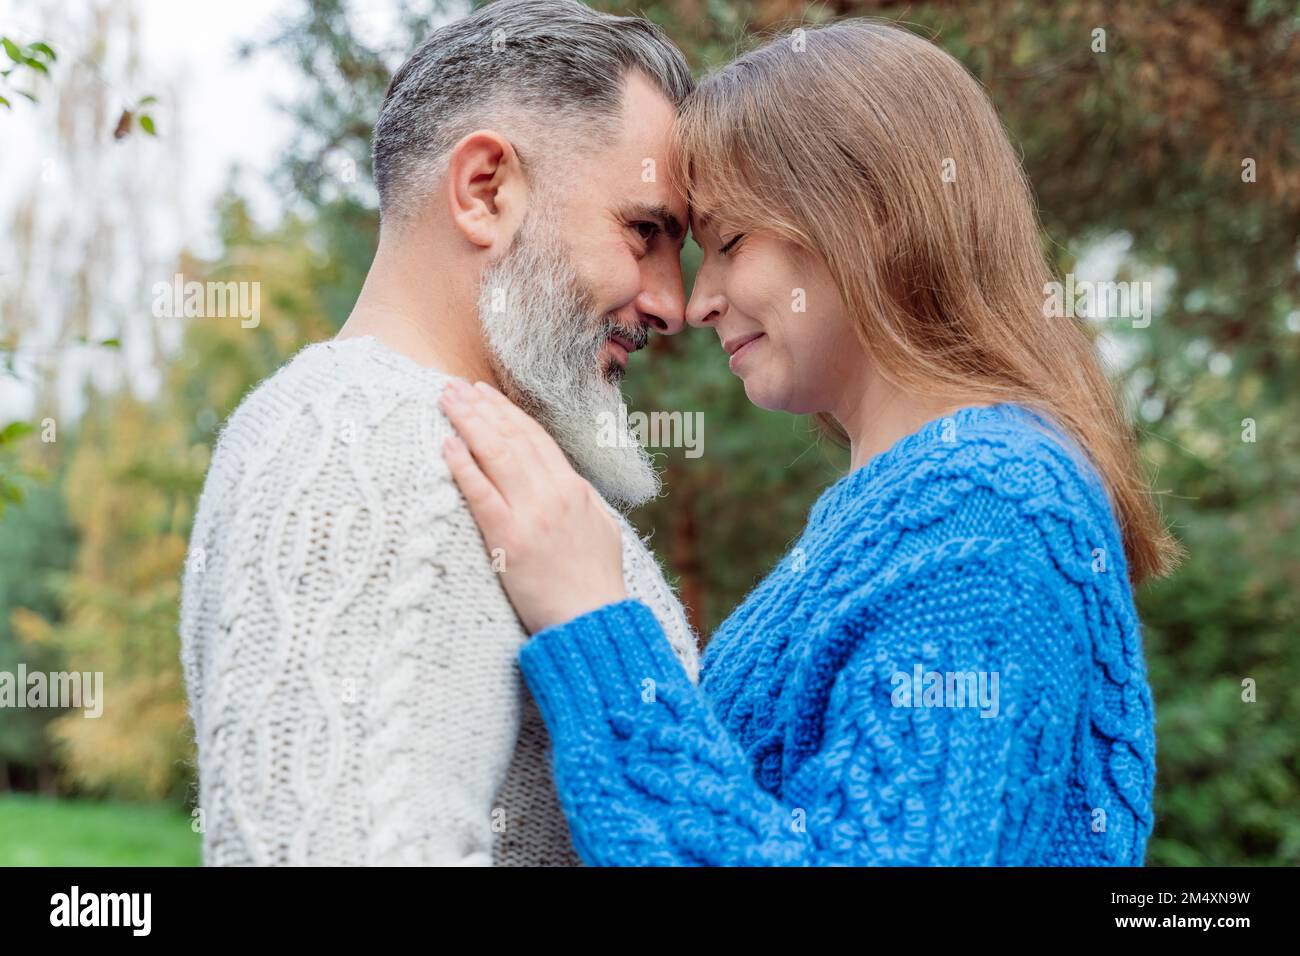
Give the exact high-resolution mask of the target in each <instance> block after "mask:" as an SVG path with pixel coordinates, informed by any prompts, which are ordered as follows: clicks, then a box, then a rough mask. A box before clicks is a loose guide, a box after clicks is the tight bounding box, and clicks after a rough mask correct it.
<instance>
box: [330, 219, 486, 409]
mask: <svg viewBox="0 0 1300 956" xmlns="http://www.w3.org/2000/svg"><path fill="white" fill-rule="evenodd" d="M439 261H444V262H445V261H446V259H445V258H442V257H440V256H439V255H438V253H437V251H436V250H434V249H432V248H431V247H430V246H429V244H428V243H427V242H422V241H421V240H420V239H419V238H417V237H415V236H410V235H406V236H404V237H403V239H402V241H401V242H400V243H399V242H385V241H384V240H383V239H381V240H380V244H379V250H378V252H377V253H376V254H375V259H374V262H373V263H372V264H371V266H370V271H369V272H368V273H367V275H366V281H365V283H364V284H363V285H362V287H361V294H360V295H358V296H357V302H356V305H354V306H353V308H352V313H351V314H350V315H349V316H348V319H347V321H346V322H344V323H343V328H341V329H340V330H339V333H338V336H337V337H338V338H340V339H346V338H356V337H359V336H374V337H375V338H377V339H378V340H379V341H380V342H382V343H383V344H384V345H385V346H387V347H388V348H390V349H392V350H393V351H394V352H397V353H399V354H401V355H404V356H406V357H407V358H409V359H411V360H412V361H414V362H417V363H419V364H420V365H424V366H427V367H429V368H436V369H438V370H439V371H441V372H445V373H447V374H448V375H455V376H457V377H459V378H464V379H466V380H468V381H471V382H475V381H480V380H481V381H486V382H491V383H492V384H494V385H496V384H498V383H497V381H496V375H495V373H494V372H493V370H492V365H491V362H489V361H488V357H487V351H486V348H485V346H484V342H483V334H482V330H481V326H480V324H479V319H478V302H477V296H476V294H475V290H474V283H473V282H470V283H464V284H458V283H457V282H456V280H455V276H456V274H457V272H458V271H459V270H456V269H440V270H437V271H436V272H433V271H431V270H429V268H428V266H427V263H430V262H439Z"/></svg>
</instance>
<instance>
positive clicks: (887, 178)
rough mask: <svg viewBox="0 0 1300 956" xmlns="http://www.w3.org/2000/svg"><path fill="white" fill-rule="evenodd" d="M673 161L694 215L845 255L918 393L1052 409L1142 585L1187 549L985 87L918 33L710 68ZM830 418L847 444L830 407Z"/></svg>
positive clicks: (886, 354) (837, 37) (857, 288)
mask: <svg viewBox="0 0 1300 956" xmlns="http://www.w3.org/2000/svg"><path fill="white" fill-rule="evenodd" d="M672 167H673V168H672V170H671V174H672V176H673V178H674V180H675V181H676V183H677V184H678V185H679V186H680V187H681V188H682V189H683V190H684V191H685V192H686V194H687V196H688V197H689V199H690V202H691V205H692V212H693V214H694V215H696V216H701V215H702V216H706V217H708V218H710V219H711V220H714V221H716V222H718V223H719V224H720V225H722V226H723V227H725V231H727V232H744V231H763V232H768V233H771V234H775V235H777V236H780V237H782V238H785V239H787V240H789V241H791V242H793V243H795V244H797V245H799V246H801V247H803V248H804V249H806V250H808V251H809V252H811V253H813V254H815V255H817V256H818V257H819V258H820V259H821V260H822V261H824V262H825V263H826V265H827V266H828V267H829V270H830V273H831V275H832V276H833V278H834V280H835V283H836V285H837V287H838V289H839V292H840V295H841V296H842V298H843V300H844V305H845V308H846V311H847V314H849V315H850V316H852V318H853V321H854V325H855V329H856V332H857V335H858V338H859V340H860V341H861V343H862V346H863V348H864V350H866V353H867V354H868V355H870V356H871V358H872V360H873V362H874V363H875V365H876V368H877V370H878V371H879V373H880V374H881V375H882V376H883V377H885V378H886V379H887V380H888V381H890V382H891V383H892V384H893V385H895V386H896V387H899V388H901V389H904V390H906V391H910V392H914V393H918V394H925V395H932V396H938V397H943V398H946V399H947V398H950V399H952V400H955V401H963V402H969V403H972V404H980V403H986V402H987V403H996V402H1016V403H1019V404H1021V405H1024V406H1026V407H1030V408H1033V409H1034V410H1036V411H1039V412H1040V413H1044V414H1046V415H1048V416H1049V417H1050V418H1052V419H1054V420H1055V421H1056V422H1057V423H1058V424H1059V425H1060V426H1061V427H1063V428H1064V429H1065V430H1066V431H1067V432H1068V433H1069V434H1070V435H1071V436H1072V437H1073V438H1074V439H1075V440H1076V441H1077V442H1078V443H1079V445H1080V446H1081V447H1082V448H1083V449H1084V450H1085V451H1086V453H1087V454H1088V456H1089V458H1090V459H1091V461H1092V463H1093V464H1094V466H1095V467H1096V469H1097V471H1098V473H1099V474H1100V476H1101V478H1102V481H1103V484H1104V485H1105V487H1106V490H1107V492H1108V494H1109V497H1110V501H1111V504H1112V507H1113V509H1114V510H1115V512H1116V517H1117V520H1118V523H1119V526H1120V530H1121V533H1122V535H1123V541H1124V549H1125V553H1126V556H1127V559H1128V566H1129V575H1130V578H1131V579H1132V581H1133V582H1134V583H1135V584H1138V583H1141V582H1142V581H1144V580H1146V579H1147V578H1149V577H1152V576H1160V575H1163V574H1166V573H1168V572H1169V571H1170V570H1172V568H1173V566H1174V565H1175V564H1176V563H1177V561H1178V558H1179V555H1180V547H1179V545H1178V543H1177V541H1176V540H1175V539H1174V538H1173V536H1172V535H1171V534H1170V533H1169V531H1168V530H1167V529H1166V528H1165V525H1164V523H1163V521H1162V520H1161V516H1160V513H1159V509H1158V508H1157V507H1156V502H1155V500H1154V499H1153V496H1152V494H1151V491H1150V489H1149V487H1148V484H1147V482H1146V479H1145V477H1144V476H1143V474H1142V473H1141V471H1140V469H1139V467H1138V463H1137V455H1136V442H1135V440H1134V435H1133V431H1132V429H1131V428H1130V427H1129V425H1128V424H1127V422H1126V421H1125V418H1124V416H1123V414H1122V412H1121V410H1120V407H1119V402H1118V401H1117V399H1116V395H1115V392H1114V390H1113V389H1112V387H1111V384H1110V383H1109V381H1108V380H1107V379H1106V376H1105V374H1104V373H1103V371H1102V369H1101V366H1100V363H1099V361H1098V358H1097V355H1096V352H1095V350H1094V348H1093V344H1092V341H1091V339H1090V338H1089V337H1088V334H1087V333H1086V331H1085V330H1084V328H1083V326H1082V324H1081V323H1080V322H1078V321H1077V320H1075V319H1073V318H1045V317H1044V301H1045V295H1046V291H1045V288H1046V284H1047V283H1048V282H1049V281H1050V280H1051V278H1052V277H1051V273H1050V272H1049V270H1048V267H1047V264H1046V262H1045V260H1044V256H1043V251H1042V247H1041V245H1040V236H1039V228H1038V221H1037V216H1036V214H1035V210H1034V203H1033V199H1032V194H1031V191H1030V186H1029V183H1028V181H1027V180H1026V178H1025V175H1024V171H1023V170H1022V169H1021V166H1020V162H1019V160H1018V159H1017V157H1016V155H1015V153H1014V151H1013V150H1012V147H1011V144H1010V142H1009V140H1008V138H1007V134H1006V131H1005V130H1004V129H1003V127H1002V123H1001V121H1000V120H999V118H998V116H997V113H996V112H995V110H994V109H993V106H992V104H991V103H990V101H989V99H988V97H987V96H986V95H985V93H984V90H983V89H982V88H981V86H980V85H979V83H978V82H977V81H976V80H975V79H974V77H972V76H971V75H970V74H969V73H968V72H967V71H966V70H965V68H964V67H962V65H961V64H960V63H958V62H957V61H956V60H955V59H953V58H952V57H951V56H949V55H948V54H947V53H945V52H944V51H943V50H941V49H940V48H939V47H937V46H935V45H934V44H932V43H929V42H928V41H926V40H924V39H922V38H920V37H918V36H915V35H913V34H911V33H909V32H907V31H906V30H904V29H901V28H899V27H896V26H892V25H889V24H886V23H881V22H877V21H869V20H848V21H841V22H839V23H835V24H831V25H828V26H822V27H813V28H806V29H801V30H796V31H795V32H794V33H793V34H789V35H786V36H782V37H779V38H777V39H775V40H773V41H772V42H770V43H768V44H767V45H766V46H764V47H762V48H760V49H758V50H755V51H752V52H750V53H747V54H745V55H743V56H741V57H740V58H739V59H737V60H735V61H734V62H732V63H730V64H728V65H727V66H726V67H724V68H722V69H721V70H719V71H718V72H716V73H714V74H712V75H711V76H709V77H708V78H707V79H705V80H704V81H703V82H702V83H701V84H700V86H699V87H698V88H697V89H696V91H695V92H694V93H692V94H691V96H690V97H689V98H688V99H687V101H686V103H685V104H684V105H683V107H682V110H681V113H680V117H679V122H678V125H677V129H676V132H675V138H674V149H673V160H672ZM818 422H819V425H821V426H822V427H823V429H825V430H828V431H830V432H831V433H833V434H835V435H836V437H837V438H838V439H840V440H841V441H842V440H844V438H845V436H844V434H843V431H842V430H841V429H840V428H839V426H838V424H837V423H835V422H834V420H833V419H830V418H829V416H818Z"/></svg>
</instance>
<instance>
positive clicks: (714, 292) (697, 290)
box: [686, 270, 727, 329]
mask: <svg viewBox="0 0 1300 956" xmlns="http://www.w3.org/2000/svg"><path fill="white" fill-rule="evenodd" d="M726 309H727V301H726V299H725V298H723V296H722V293H721V291H720V290H718V289H716V288H715V287H713V286H712V285H711V284H710V283H709V281H708V279H707V277H706V276H705V274H704V272H703V270H701V272H700V273H699V274H698V275H697V276H696V277H695V285H694V287H693V288H692V289H691V300H690V301H689V302H687V303H686V323H687V324H688V325H691V326H693V327H694V328H697V329H702V328H707V327H708V326H709V325H710V324H712V323H713V322H714V321H715V320H717V319H719V318H721V316H722V313H723V312H725V311H726Z"/></svg>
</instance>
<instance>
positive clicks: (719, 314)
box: [686, 220, 866, 415]
mask: <svg viewBox="0 0 1300 956" xmlns="http://www.w3.org/2000/svg"><path fill="white" fill-rule="evenodd" d="M692 234H693V235H694V236H695V241H696V242H697V243H698V244H699V245H700V248H701V249H703V250H704V261H703V264H702V265H701V266H700V271H699V274H698V275H697V276H696V277H695V288H694V290H693V291H692V293H691V300H690V302H689V303H688V304H687V307H686V321H687V322H689V323H690V324H691V325H693V326H695V327H696V328H711V329H713V330H714V331H715V332H717V335H718V340H719V342H720V344H721V345H722V347H723V349H724V350H725V351H726V352H727V353H728V356H729V359H728V360H729V363H730V368H731V371H732V372H733V373H734V374H736V375H738V376H739V377H740V378H741V380H742V381H744V383H745V394H746V395H747V396H748V397H749V400H750V401H751V402H753V403H754V404H755V405H757V406H759V407H760V408H767V409H771V410H773V411H784V412H791V413H793V414H800V415H806V414H812V413H814V412H826V411H830V412H834V411H836V410H837V409H838V407H839V406H840V405H842V403H843V396H844V395H845V394H846V393H848V394H851V393H852V391H853V390H854V389H860V388H861V385H862V383H861V381H860V379H861V376H862V374H863V369H864V367H865V364H866V362H865V356H864V355H863V353H862V348H861V346H860V345H859V343H858V340H857V338H856V336H855V335H854V333H853V329H852V328H851V326H850V325H849V322H848V319H847V317H846V315H845V310H844V305H843V302H842V301H841V299H840V294H839V290H838V289H836V287H835V283H834V281H833V280H832V278H831V274H830V270H829V269H827V268H826V265H825V264H824V263H823V262H821V261H820V260H819V259H817V257H815V256H813V255H811V254H810V253H807V252H806V251H804V250H802V249H800V248H799V247H798V246H795V245H794V244H793V243H791V242H789V241H787V240H785V239H782V238H778V237H776V236H773V235H771V234H764V233H757V232H756V233H749V234H743V233H736V232H733V231H728V230H727V229H726V227H725V226H723V227H719V226H717V225H715V224H714V223H712V222H710V221H704V222H700V221H698V220H697V221H695V222H693V224H692Z"/></svg>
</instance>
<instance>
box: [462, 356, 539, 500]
mask: <svg viewBox="0 0 1300 956" xmlns="http://www.w3.org/2000/svg"><path fill="white" fill-rule="evenodd" d="M441 404H442V408H443V411H445V412H446V413H447V417H448V418H449V419H451V423H452V425H454V426H455V428H456V431H457V432H459V433H460V437H461V438H462V439H463V440H464V442H465V445H466V446H467V448H468V450H469V453H470V454H471V455H472V456H473V457H474V461H475V462H476V463H477V465H478V467H479V469H480V470H481V471H482V473H483V474H484V475H486V477H487V479H488V480H489V481H490V482H491V483H492V484H493V485H495V486H496V489H497V491H498V492H500V494H501V496H502V498H504V499H505V501H506V502H507V504H509V503H510V502H512V501H518V500H520V499H521V498H522V497H524V496H526V495H527V494H529V492H530V490H531V486H532V478H533V476H532V473H531V470H530V468H529V467H528V462H527V460H526V459H527V457H528V455H527V452H526V449H527V448H528V447H529V446H528V444H527V443H526V442H525V441H524V440H523V439H521V438H520V437H519V436H518V435H517V434H516V431H515V429H513V428H512V427H510V426H509V424H508V423H506V422H505V421H504V420H503V416H502V415H501V413H500V411H499V410H497V409H496V408H495V407H493V405H492V403H490V402H489V401H488V399H487V397H486V396H485V395H483V394H482V392H481V391H478V390H476V389H474V388H473V387H471V386H469V385H467V384H466V383H465V382H462V381H460V380H459V379H454V380H452V381H451V382H450V383H449V384H448V385H447V387H446V388H445V389H444V390H443V394H442V401H441Z"/></svg>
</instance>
